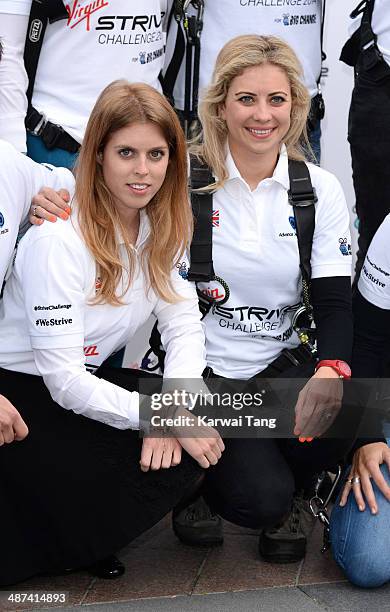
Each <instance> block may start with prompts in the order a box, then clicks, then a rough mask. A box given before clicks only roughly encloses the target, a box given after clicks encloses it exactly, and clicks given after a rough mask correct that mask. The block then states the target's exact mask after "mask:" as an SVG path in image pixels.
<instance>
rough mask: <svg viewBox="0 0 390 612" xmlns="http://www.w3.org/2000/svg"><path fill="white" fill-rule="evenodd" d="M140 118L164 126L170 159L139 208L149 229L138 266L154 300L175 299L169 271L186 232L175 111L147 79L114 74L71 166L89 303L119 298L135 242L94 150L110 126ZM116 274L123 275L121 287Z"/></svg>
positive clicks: (187, 212)
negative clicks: (90, 280) (91, 272)
mask: <svg viewBox="0 0 390 612" xmlns="http://www.w3.org/2000/svg"><path fill="white" fill-rule="evenodd" d="M146 122H152V123H154V124H156V125H157V126H158V127H159V128H160V129H161V131H162V132H163V134H164V137H165V139H166V141H167V143H168V147H169V162H168V168H167V173H166V176H165V180H164V183H163V185H162V186H161V188H160V190H159V191H158V193H156V195H155V196H154V197H153V198H152V199H151V201H150V202H149V203H148V205H147V207H146V212H147V215H148V218H149V221H150V235H149V238H148V241H147V244H146V247H145V248H144V250H143V253H142V265H143V267H144V271H145V273H147V276H148V279H149V286H150V287H151V288H152V289H153V290H154V291H155V292H156V293H157V294H158V295H159V296H160V297H161V298H163V299H165V300H167V301H170V302H174V301H176V300H177V299H178V296H177V294H176V293H175V292H174V289H173V287H172V283H171V279H170V274H171V271H172V268H173V267H174V265H175V264H176V263H177V262H178V260H179V259H180V257H181V256H182V255H183V252H184V251H185V249H186V247H187V246H188V244H189V242H190V239H191V235H192V214H191V209H190V206H189V204H188V193H187V154H186V145H185V140H184V135H183V131H182V129H181V127H180V123H179V121H178V119H177V117H176V114H175V112H174V111H173V109H172V108H171V106H170V104H169V103H168V102H167V100H166V99H165V98H164V97H163V96H162V95H161V94H160V93H159V92H158V91H156V90H155V89H153V88H152V87H150V86H149V85H146V84H142V83H132V84H130V83H128V82H127V81H124V80H120V81H114V82H113V83H111V84H110V85H108V86H107V87H106V88H105V89H104V90H103V92H102V93H101V94H100V96H99V98H98V100H97V102H96V104H95V106H94V108H93V110H92V113H91V116H90V118H89V121H88V125H87V129H86V132H85V137H84V141H83V145H82V147H81V150H80V156H79V160H78V163H77V168H76V192H75V195H76V200H77V205H78V222H79V226H80V229H81V232H82V235H83V237H84V240H85V242H86V244H87V247H88V249H89V251H90V252H91V253H92V255H93V257H94V259H95V261H96V265H97V275H98V276H99V280H100V289H99V291H98V293H97V295H96V298H95V299H94V300H93V303H103V302H106V303H110V304H117V305H118V304H121V303H122V300H121V298H122V297H123V295H124V293H125V292H126V290H127V289H128V287H129V286H130V284H131V282H132V278H133V275H134V270H135V255H134V248H133V246H132V244H131V243H130V241H129V239H128V238H127V236H126V230H125V228H124V226H123V224H122V223H121V220H120V217H119V215H118V213H117V210H116V207H115V205H114V201H113V197H112V195H111V193H110V191H109V189H108V188H107V186H106V185H105V183H104V179H103V171H102V167H101V164H100V163H99V158H98V156H99V153H101V152H102V150H103V149H104V146H105V144H106V143H107V141H108V140H109V138H110V136H111V135H112V134H113V133H114V132H116V131H117V130H120V129H121V128H123V127H126V126H128V125H130V124H133V123H146ZM118 230H119V232H120V233H121V234H122V237H123V239H124V242H125V247H126V251H127V256H128V262H129V265H128V266H124V264H123V262H122V261H121V258H120V253H119V244H118V240H117V235H118ZM127 268H128V269H127ZM124 272H125V274H124ZM123 279H128V282H125V285H126V286H125V288H124V289H123ZM121 283H122V290H121V291H119V295H118V288H119V286H120V285H121Z"/></svg>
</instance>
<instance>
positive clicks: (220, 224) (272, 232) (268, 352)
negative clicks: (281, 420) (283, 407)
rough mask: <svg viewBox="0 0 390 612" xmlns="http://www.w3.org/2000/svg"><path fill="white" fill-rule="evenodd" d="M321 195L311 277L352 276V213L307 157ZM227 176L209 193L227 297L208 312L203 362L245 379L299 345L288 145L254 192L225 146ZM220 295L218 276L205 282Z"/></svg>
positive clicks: (330, 179)
mask: <svg viewBox="0 0 390 612" xmlns="http://www.w3.org/2000/svg"><path fill="white" fill-rule="evenodd" d="M308 167H309V171H310V176H311V180H312V184H313V187H314V188H315V190H316V193H317V197H318V202H317V204H316V205H315V206H316V214H315V231H314V238H313V248H312V256H311V266H312V278H320V277H331V276H350V274H351V246H350V245H351V240H350V232H349V214H348V208H347V205H346V202H345V198H344V194H343V191H342V188H341V186H340V184H339V182H338V180H337V179H336V178H335V177H334V176H333V175H332V174H330V173H329V172H327V171H326V170H323V169H322V168H318V167H317V166H315V165H313V164H308ZM227 168H228V172H229V179H228V180H227V182H226V184H225V186H224V187H223V188H222V189H220V190H218V191H217V192H216V193H215V194H214V196H213V211H214V214H213V219H214V222H213V262H214V270H215V274H216V275H217V276H220V277H222V278H223V279H224V280H225V281H226V283H227V284H228V286H229V289H230V297H229V299H228V301H227V302H226V303H225V304H223V305H222V306H218V305H217V307H216V308H215V310H214V311H210V313H209V314H208V315H207V317H206V318H205V323H206V350H207V362H208V365H210V366H211V367H212V368H213V370H214V371H215V372H216V373H217V374H220V375H221V376H226V377H229V378H238V379H248V378H250V377H251V376H253V375H255V374H256V373H258V372H260V371H262V370H263V369H265V368H266V367H267V366H268V365H269V364H270V363H271V362H272V361H273V360H274V359H276V358H277V357H278V355H279V354H280V353H281V351H282V350H283V349H284V348H294V347H296V346H298V345H299V340H298V337H297V335H296V334H295V332H294V331H293V329H292V326H291V319H292V314H293V312H294V311H295V310H296V308H297V306H298V305H299V304H300V302H301V275H300V271H299V254H298V242H297V238H296V233H295V229H294V228H295V224H294V215H293V210H292V206H291V205H290V204H289V203H288V196H287V190H288V189H289V176H288V159H287V154H286V150H285V147H283V148H282V150H281V154H280V156H279V161H278V163H277V166H276V168H275V171H274V173H273V176H272V177H271V178H267V179H265V180H263V181H261V182H260V183H259V184H258V186H257V188H256V189H255V190H254V191H251V190H250V188H249V186H248V185H247V183H246V182H245V181H244V179H243V178H242V177H241V176H240V173H239V171H238V170H237V168H236V166H235V164H234V161H233V158H232V156H231V154H230V153H228V156H227ZM202 288H203V290H205V291H206V292H207V293H209V294H210V295H213V296H214V297H217V298H218V296H219V297H223V296H224V295H225V293H224V290H223V289H222V287H221V286H220V285H218V284H216V283H210V284H208V285H203V286H202Z"/></svg>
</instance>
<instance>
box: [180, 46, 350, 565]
mask: <svg viewBox="0 0 390 612" xmlns="http://www.w3.org/2000/svg"><path fill="white" fill-rule="evenodd" d="M309 102H310V100H309V94H308V92H307V89H306V88H305V86H304V85H303V83H302V71H301V66H300V64H299V61H298V59H297V57H296V55H295V53H294V52H293V50H292V49H291V48H290V47H289V46H288V45H287V44H286V43H285V42H284V41H282V40H281V39H278V38H275V37H272V36H255V35H248V36H239V37H237V38H234V39H233V40H231V41H230V42H228V43H227V44H226V45H225V46H224V47H223V48H222V50H221V51H220V53H219V56H218V58H217V61H216V65H215V68H214V73H213V78H212V82H211V84H210V86H209V87H208V88H207V89H206V91H205V93H204V96H203V99H202V100H201V103H200V107H199V116H200V120H201V124H202V127H203V132H202V135H201V140H200V142H199V143H198V144H196V145H194V146H193V149H192V152H193V154H194V155H195V156H197V158H198V159H199V161H200V162H201V163H203V164H206V165H207V166H208V167H209V168H210V170H211V173H212V175H213V177H214V180H213V181H212V182H211V183H210V184H209V185H208V186H205V187H203V191H206V192H209V193H212V197H213V211H214V218H215V219H216V222H215V223H213V238H212V241H213V266H214V270H215V275H216V276H217V277H218V278H220V279H222V280H223V283H220V284H218V283H217V285H216V284H215V283H216V281H214V282H210V283H208V284H206V285H203V286H202V285H200V289H202V290H203V291H205V292H206V293H207V294H208V295H218V296H219V297H221V298H222V299H223V304H218V300H217V301H216V302H215V303H214V305H213V307H212V308H211V309H210V311H209V313H208V314H207V315H206V317H205V329H206V352H207V363H208V366H209V373H210V376H214V377H219V378H220V380H221V381H223V379H224V378H227V379H229V380H232V379H237V380H240V381H243V380H244V381H245V380H247V381H248V389H250V388H251V387H250V384H252V383H253V382H254V381H256V379H258V378H260V379H261V378H275V377H284V378H302V379H303V382H302V385H301V387H303V388H302V390H301V391H300V393H299V396H298V400H297V403H296V406H295V414H294V405H293V404H292V406H291V424H290V429H289V430H288V429H287V430H286V429H285V430H284V431H283V432H282V433H281V434H280V433H279V435H282V436H283V437H279V438H278V429H275V439H272V438H271V437H270V434H269V433H268V435H266V436H264V437H260V438H259V437H256V436H259V435H260V436H261V434H259V433H258V432H257V433H256V431H255V430H254V431H253V437H256V439H237V438H231V439H227V440H225V443H226V450H225V453H224V455H223V457H222V459H221V461H220V462H219V463H218V465H217V466H215V467H214V468H213V469H212V470H210V471H209V472H208V473H207V475H206V478H205V482H204V488H203V495H204V497H205V498H206V500H207V501H208V503H209V504H210V506H211V509H212V510H213V511H214V512H215V513H217V514H219V515H221V516H222V517H224V518H226V519H227V520H230V521H232V522H234V523H238V524H240V525H243V526H245V527H250V528H263V531H262V534H261V536H260V542H259V548H260V553H261V555H262V556H263V558H265V559H266V560H268V561H274V562H281V563H283V562H290V561H297V560H298V559H300V558H302V557H303V556H304V554H305V549H306V537H307V534H308V531H309V529H310V527H311V526H312V521H311V520H310V512H309V508H308V505H309V504H308V497H309V496H310V493H311V487H312V483H313V479H314V478H315V476H316V474H317V473H319V472H321V471H322V470H324V469H326V468H329V467H331V466H333V465H335V464H336V463H337V462H338V460H339V459H341V458H342V457H343V455H344V454H345V452H346V451H347V449H348V446H351V445H352V442H353V440H350V441H349V442H348V441H347V440H343V439H341V438H335V437H333V438H332V439H330V438H323V437H322V436H323V434H324V433H325V432H326V431H327V430H328V429H329V427H330V425H331V424H332V423H334V427H336V426H337V421H336V419H337V416H338V414H339V412H340V408H341V400H342V395H343V388H342V381H341V380H340V378H341V377H344V378H348V377H349V376H350V368H349V365H348V363H349V362H350V359H351V346H352V316H351V290H350V270H351V252H350V248H349V249H348V245H349V244H350V236H349V216H348V210H347V206H346V202H345V198H344V195H343V192H342V189H341V187H340V184H339V182H338V181H337V179H336V178H335V177H334V176H333V175H332V174H330V173H329V172H326V171H325V170H323V169H321V168H319V167H317V166H315V165H313V164H311V163H307V164H306V168H307V171H308V174H309V179H310V183H311V185H312V187H313V191H311V187H310V185H309V181H308V177H307V176H305V175H304V176H300V177H297V176H294V172H293V171H292V170H291V169H290V162H291V160H297V161H303V160H304V159H305V154H304V151H305V150H306V151H307V139H306V128H305V126H306V121H307V115H308V112H309ZM301 168H302V167H301ZM290 170H291V172H290ZM307 171H306V172H307ZM295 179H296V182H297V184H299V183H300V182H302V181H306V185H308V189H307V192H308V197H309V195H310V192H311V193H312V199H315V200H316V202H315V219H314V233H313V237H312V239H311V237H310V240H309V244H310V249H311V256H310V267H311V282H310V289H311V306H312V309H313V317H314V321H315V325H316V330H317V353H316V356H315V357H314V356H313V353H312V352H311V350H308V349H307V348H305V345H304V344H302V345H301V342H300V339H299V337H298V333H297V329H296V327H297V326H296V325H295V324H294V315H295V314H296V312H297V310H298V309H299V308H300V307H301V305H302V302H303V301H304V302H305V303H306V301H307V300H306V299H303V297H302V289H303V287H302V274H301V260H300V253H299V249H298V240H297V234H296V227H297V219H296V216H295V212H294V210H293V207H292V205H291V202H290V199H291V192H292V191H293V190H294V184H293V180H295ZM308 197H307V198H306V199H308ZM303 199H305V198H303ZM300 246H302V245H300ZM342 246H343V248H341V247H342ZM227 289H228V290H229V297H228V299H226V297H227ZM304 298H307V295H306V296H304ZM301 338H302V340H303V341H305V340H306V339H307V338H306V339H305V334H302V335H301ZM306 346H308V345H307V344H306ZM309 346H310V345H309ZM250 381H252V383H250ZM306 381H307V382H306ZM304 382H306V384H304ZM221 384H222V383H221ZM259 384H260V385H261V383H259ZM261 388H262V387H261V386H260V389H261ZM266 402H267V397H265V398H264V404H265V406H266ZM341 412H342V411H341ZM294 417H295V418H294ZM279 432H280V430H279ZM336 435H337V434H336ZM346 437H351V438H352V437H353V434H352V433H351V434H350V436H349V435H348V434H347V435H346ZM191 516H193V513H192V515H191V512H188V508H187V509H184V510H182V509H180V512H175V516H174V527H175V531H176V533H177V534H178V535H179V537H181V539H183V540H186V541H189V540H191V541H193V542H195V541H196V540H197V539H202V534H201V530H199V523H197V524H196V521H197V520H198V518H199V517H196V516H195V520H192V519H191ZM212 537H213V536H212V532H211V531H209V540H212ZM215 537H216V540H217V539H218V534H217V532H216V531H215Z"/></svg>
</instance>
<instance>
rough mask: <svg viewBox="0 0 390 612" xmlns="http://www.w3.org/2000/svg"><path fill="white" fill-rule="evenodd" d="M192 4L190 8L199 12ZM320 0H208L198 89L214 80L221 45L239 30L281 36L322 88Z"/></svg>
mask: <svg viewBox="0 0 390 612" xmlns="http://www.w3.org/2000/svg"><path fill="white" fill-rule="evenodd" d="M194 10H195V9H193V8H192V7H190V8H189V10H188V12H189V13H190V14H193V13H194ZM321 15H322V1H321V0H295V1H294V2H291V1H289V0H287V1H286V0H223V1H221V0H205V10H204V20H203V22H204V23H203V31H202V35H201V57H200V71H199V92H200V94H201V92H202V90H203V89H204V88H205V87H207V85H209V83H210V81H211V76H212V72H213V70H214V65H215V60H216V59H217V55H218V53H219V51H220V50H221V49H222V47H223V46H224V45H225V44H226V43H227V42H228V41H229V40H230V39H231V38H234V37H235V36H240V35H242V34H262V35H271V34H272V35H273V36H278V37H279V38H282V39H283V40H285V41H286V42H287V43H288V44H289V45H290V46H291V47H292V48H293V49H294V51H295V52H296V54H297V56H298V58H299V60H300V62H301V63H302V66H303V70H304V80H305V84H306V86H307V88H308V89H309V92H310V95H311V96H312V97H313V96H315V95H316V94H317V93H318V88H317V81H318V80H319V78H320V74H321ZM176 35H177V24H176V21H175V20H174V19H172V21H171V25H170V28H169V32H168V39H167V54H166V65H167V64H168V63H169V61H170V58H171V57H172V53H173V49H174V46H175V42H176ZM184 86H185V58H184V60H183V62H182V65H181V68H180V72H179V74H178V77H177V80H176V86H175V89H174V99H175V106H176V107H177V108H179V109H183V108H184Z"/></svg>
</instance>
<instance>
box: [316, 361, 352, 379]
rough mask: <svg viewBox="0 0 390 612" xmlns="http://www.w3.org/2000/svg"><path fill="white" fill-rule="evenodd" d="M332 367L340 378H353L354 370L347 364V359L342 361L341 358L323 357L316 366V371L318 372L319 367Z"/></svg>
mask: <svg viewBox="0 0 390 612" xmlns="http://www.w3.org/2000/svg"><path fill="white" fill-rule="evenodd" d="M322 367H326V368H332V369H333V370H334V371H335V372H337V374H338V375H339V376H340V378H347V379H349V378H351V376H352V372H351V368H350V367H349V365H348V364H347V362H346V361H340V360H339V359H323V360H322V361H319V362H318V363H317V365H316V367H315V371H316V372H317V370H318V368H322Z"/></svg>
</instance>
